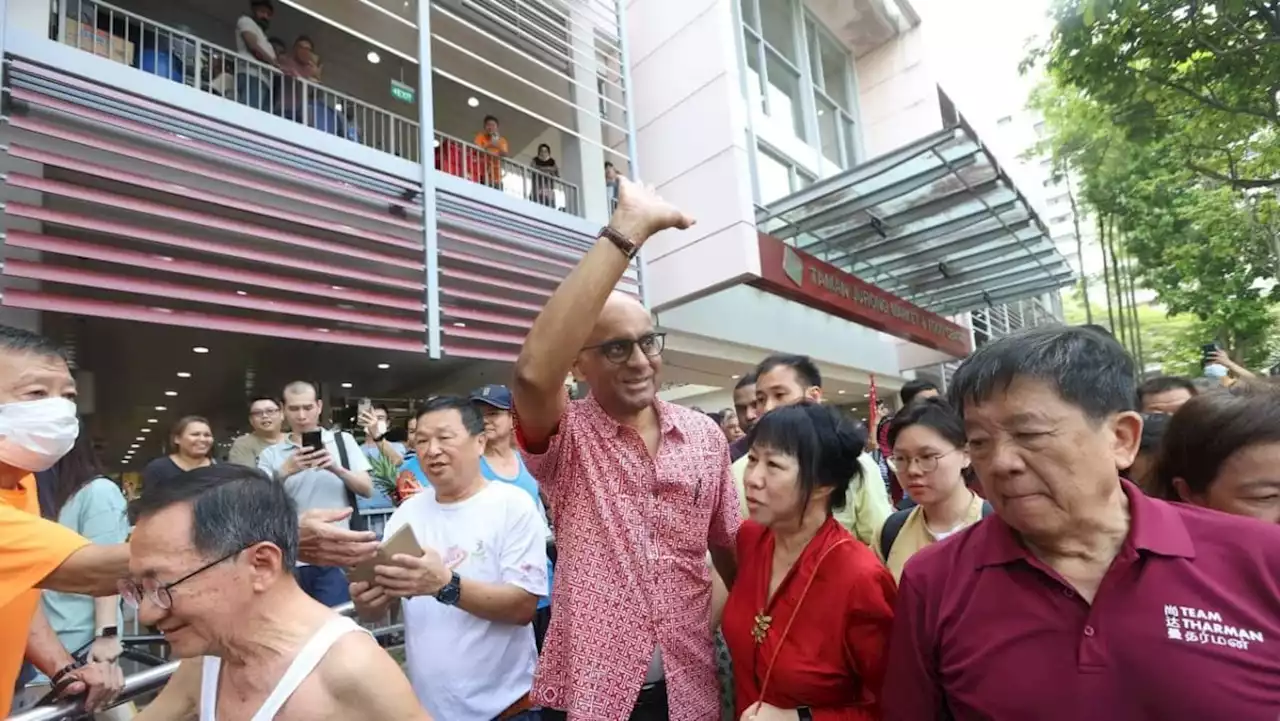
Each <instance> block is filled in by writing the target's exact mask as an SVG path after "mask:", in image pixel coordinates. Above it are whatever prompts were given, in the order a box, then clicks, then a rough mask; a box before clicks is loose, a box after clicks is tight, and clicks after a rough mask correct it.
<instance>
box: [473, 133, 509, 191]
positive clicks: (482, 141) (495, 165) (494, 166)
mask: <svg viewBox="0 0 1280 721" xmlns="http://www.w3.org/2000/svg"><path fill="white" fill-rule="evenodd" d="M475 144H476V145H477V146H479V147H480V149H481V150H483V151H485V152H486V153H488V154H489V155H488V156H485V157H481V158H478V159H477V161H476V162H475V168H476V170H477V171H478V172H479V173H480V177H479V178H478V179H477V180H476V182H479V183H484V184H485V185H487V186H489V187H490V188H497V189H498V190H501V189H502V159H503V158H505V157H507V156H508V155H510V154H511V148H510V147H509V146H508V145H507V139H506V138H504V137H502V133H501V131H499V130H498V119H497V118H496V117H494V116H492V115H486V116H484V130H481V131H480V132H478V133H476V138H475Z"/></svg>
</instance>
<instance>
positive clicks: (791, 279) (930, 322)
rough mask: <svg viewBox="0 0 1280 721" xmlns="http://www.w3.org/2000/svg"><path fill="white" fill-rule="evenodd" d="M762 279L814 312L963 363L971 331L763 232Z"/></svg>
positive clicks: (761, 283) (969, 348) (763, 285)
mask: <svg viewBox="0 0 1280 721" xmlns="http://www.w3.org/2000/svg"><path fill="white" fill-rule="evenodd" d="M759 236H760V279H759V280H758V281H754V282H753V283H752V284H753V285H756V286H758V287H760V288H763V289H764V290H767V291H769V292H771V293H774V294H776V295H780V296H783V297H784V298H788V299H790V300H793V301H795V302H797V303H803V304H804V305H807V306H809V307H811V308H816V309H817V310H821V311H824V312H826V313H830V314H832V315H836V316H840V317H841V318H844V319H846V320H850V321H853V322H854V323H858V324H859V325H865V326H867V327H869V328H875V329H876V330H879V331H884V332H885V333H888V334H890V335H893V336H896V337H898V338H902V339H903V340H908V341H911V342H912V343H918V344H920V345H922V346H925V347H928V348H933V349H935V350H940V351H942V352H943V353H947V354H949V355H953V356H956V357H957V358H962V357H964V356H966V355H969V353H970V352H971V351H972V350H973V348H972V346H971V336H970V334H969V330H968V329H967V328H964V327H963V326H960V325H957V324H955V323H952V322H951V321H949V320H947V319H946V318H943V317H942V316H940V315H938V314H936V313H930V312H929V311H927V310H924V309H923V308H920V307H919V306H916V305H914V304H912V303H909V302H907V301H905V300H903V299H902V298H899V297H898V296H896V295H893V294H892V293H888V292H886V291H883V290H881V289H879V288H877V287H875V286H874V285H871V284H870V283H867V282H865V281H862V280H860V279H858V278H856V277H854V276H853V275H852V274H850V273H847V272H845V271H843V270H840V269H839V268H837V267H835V266H834V265H831V264H830V263H827V262H824V261H821V260H819V259H817V258H815V257H813V256H812V255H809V254H808V253H805V252H803V251H799V250H796V249H795V248H792V247H791V246H789V245H787V244H786V243H783V242H782V241H781V240H778V239H777V238H774V237H773V236H771V235H766V234H765V233H760V234H759Z"/></svg>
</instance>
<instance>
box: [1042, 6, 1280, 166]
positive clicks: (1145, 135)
mask: <svg viewBox="0 0 1280 721" xmlns="http://www.w3.org/2000/svg"><path fill="white" fill-rule="evenodd" d="M1054 20H1055V21H1056V23H1055V30H1054V32H1053V34H1052V36H1051V40H1050V44H1049V46H1048V47H1046V48H1045V49H1043V50H1041V51H1039V52H1037V53H1035V54H1034V55H1033V57H1032V59H1031V60H1032V61H1033V62H1036V61H1039V62H1043V63H1044V64H1045V65H1046V66H1047V67H1048V68H1050V69H1051V70H1052V72H1053V73H1054V74H1055V75H1056V76H1057V77H1058V78H1059V79H1060V80H1061V82H1062V83H1063V84H1065V85H1068V86H1071V87H1076V88H1080V89H1081V90H1083V91H1084V92H1086V93H1088V95H1089V97H1090V98H1091V99H1092V100H1094V101H1096V102H1097V103H1098V104H1099V105H1100V107H1102V108H1104V109H1105V111H1106V112H1107V115H1108V117H1109V118H1110V120H1111V121H1112V122H1114V123H1115V124H1116V125H1117V126H1118V127H1119V128H1121V129H1122V130H1123V131H1124V132H1125V133H1126V135H1127V136H1128V137H1130V138H1131V139H1133V140H1135V141H1137V142H1146V141H1148V140H1156V141H1159V142H1160V144H1161V145H1162V146H1163V148H1164V150H1165V152H1166V153H1169V154H1170V155H1169V157H1170V159H1171V160H1172V161H1174V162H1176V163H1178V164H1180V165H1182V166H1184V167H1185V168H1187V169H1189V170H1192V171H1193V172H1195V173H1197V174H1199V175H1202V176H1204V177H1207V178H1212V179H1215V180H1218V181H1222V182H1226V183H1229V184H1230V185H1231V186H1232V187H1234V188H1236V189H1240V190H1244V189H1253V188H1280V175H1278V174H1277V173H1276V169H1277V168H1280V145H1278V144H1277V142H1276V140H1277V138H1276V134H1277V130H1280V99H1278V98H1277V94H1278V93H1280V3H1277V2H1274V0H1271V1H1264V0H1216V1H1215V0H1060V1H1059V2H1057V3H1056V4H1055V6H1054Z"/></svg>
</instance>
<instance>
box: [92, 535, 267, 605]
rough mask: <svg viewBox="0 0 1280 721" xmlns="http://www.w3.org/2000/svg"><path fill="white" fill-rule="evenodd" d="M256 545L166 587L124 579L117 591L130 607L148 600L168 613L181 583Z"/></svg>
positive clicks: (151, 581)
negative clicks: (174, 590)
mask: <svg viewBox="0 0 1280 721" xmlns="http://www.w3.org/2000/svg"><path fill="white" fill-rule="evenodd" d="M256 543H257V541H254V543H250V544H249V545H248V546H244V547H243V548H240V549H239V550H236V551H233V552H232V553H228V554H227V555H225V556H223V557H222V558H219V559H218V560H216V561H213V562H212V563H207V564H205V565H203V566H201V567H200V568H197V569H196V570H194V571H192V572H191V573H188V574H187V575H185V576H183V577H182V578H179V579H178V580H176V581H174V582H173V583H166V584H164V585H159V584H157V583H156V582H155V581H154V580H153V579H148V580H146V581H143V582H142V583H139V582H137V581H134V580H133V579H130V578H122V579H120V580H119V581H117V582H116V590H117V591H119V592H120V598H123V599H124V602H125V603H127V604H129V605H130V606H133V607H134V608H137V607H138V606H140V605H142V599H143V598H146V599H147V600H148V601H150V602H152V603H154V604H155V605H156V607H157V608H160V609H163V610H165V611H168V610H169V609H171V608H173V596H172V595H171V594H170V593H169V592H170V591H171V590H173V588H174V587H175V586H177V585H178V584H180V583H185V582H186V581H189V580H191V579H192V578H195V577H196V576H199V575H200V574H202V573H204V572H205V571H207V570H209V569H210V568H213V567H214V566H216V565H218V564H219V563H223V562H225V561H229V560H231V559H232V558H235V557H236V556H238V555H240V554H241V553H244V552H245V551H246V550H248V549H249V548H250V547H252V546H253V545H254V544H256Z"/></svg>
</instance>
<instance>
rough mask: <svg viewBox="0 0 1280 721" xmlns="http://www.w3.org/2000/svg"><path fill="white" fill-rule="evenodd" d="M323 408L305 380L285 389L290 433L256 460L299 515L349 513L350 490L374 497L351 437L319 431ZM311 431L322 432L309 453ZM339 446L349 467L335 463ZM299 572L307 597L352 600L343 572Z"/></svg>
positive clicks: (307, 569)
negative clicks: (306, 439)
mask: <svg viewBox="0 0 1280 721" xmlns="http://www.w3.org/2000/svg"><path fill="white" fill-rule="evenodd" d="M321 409H322V404H321V401H320V399H319V398H318V397H317V393H316V388H315V386H313V385H311V384H310V383H307V382H305V381H295V382H293V383H290V384H289V385H288V386H285V389H284V412H285V416H286V417H287V418H288V419H289V426H290V427H291V428H292V429H293V433H292V434H290V435H289V436H287V437H286V438H285V439H284V441H282V442H280V443H277V444H276V445H274V446H271V447H270V448H268V449H266V450H264V451H263V452H262V455H261V456H259V457H258V468H259V469H261V470H262V471H264V472H265V473H267V474H268V475H270V476H271V477H272V478H275V479H276V480H278V481H280V482H281V483H283V484H284V488H285V491H287V492H288V493H289V495H290V496H291V497H292V498H293V500H294V502H295V503H297V504H298V511H299V512H303V511H309V510H313V509H335V508H348V507H350V506H351V501H350V500H349V498H348V497H347V492H348V490H349V491H351V492H353V493H355V494H356V495H357V496H363V497H364V498H368V497H369V496H371V495H373V481H372V480H371V479H370V478H369V460H368V458H366V457H365V455H364V453H363V452H361V450H360V446H359V445H358V444H357V443H356V441H355V439H354V438H352V437H351V434H349V433H334V432H332V431H328V430H322V429H321V428H320V411H321ZM312 431H320V434H321V436H320V437H321V440H322V441H323V442H324V448H323V449H322V450H316V451H313V450H312V449H310V448H306V447H304V446H303V445H302V434H303V433H308V432H312ZM339 443H341V444H343V447H344V448H345V450H346V460H347V466H348V467H347V468H343V466H342V464H341V463H340V462H339V458H341V456H342V454H341V453H339V450H338V444H339ZM337 525H339V526H342V527H343V528H346V527H348V526H349V522H348V521H347V520H342V521H338V522H337ZM297 573H298V583H299V585H301V586H302V589H303V590H304V591H306V592H307V595H309V596H311V597H312V598H314V599H316V600H317V601H319V602H321V603H323V604H325V605H326V606H336V605H338V604H340V603H346V602H347V601H350V600H351V597H350V595H349V594H348V592H347V578H346V574H344V573H343V572H342V569H341V568H336V567H330V566H309V565H306V564H299V565H298V569H297Z"/></svg>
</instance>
